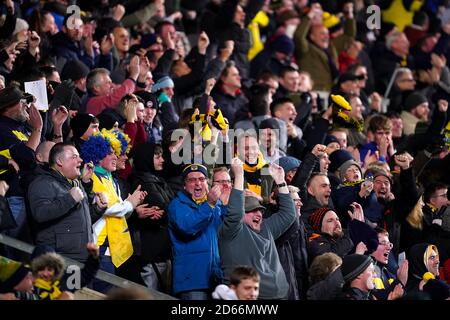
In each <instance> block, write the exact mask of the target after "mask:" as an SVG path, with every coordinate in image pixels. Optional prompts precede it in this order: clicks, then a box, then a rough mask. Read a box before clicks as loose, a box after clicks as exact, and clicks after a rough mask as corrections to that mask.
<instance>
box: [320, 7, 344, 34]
mask: <svg viewBox="0 0 450 320" xmlns="http://www.w3.org/2000/svg"><path fill="white" fill-rule="evenodd" d="M322 23H323V25H324V26H325V27H326V28H327V29H338V28H339V27H341V19H339V18H338V17H337V16H335V15H334V14H331V13H329V12H324V13H323V15H322ZM330 31H331V32H333V31H336V30H330Z"/></svg>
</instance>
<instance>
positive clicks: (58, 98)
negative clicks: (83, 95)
mask: <svg viewBox="0 0 450 320" xmlns="http://www.w3.org/2000/svg"><path fill="white" fill-rule="evenodd" d="M74 94H75V83H74V82H73V81H72V80H70V79H68V80H64V81H63V82H62V83H61V84H60V85H59V86H57V87H56V89H55V94H54V95H53V99H52V102H50V109H53V108H57V107H59V106H61V105H64V106H66V107H67V109H70V103H71V100H72V95H74Z"/></svg>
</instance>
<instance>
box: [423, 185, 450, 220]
mask: <svg viewBox="0 0 450 320" xmlns="http://www.w3.org/2000/svg"><path fill="white" fill-rule="evenodd" d="M447 193H448V186H447V185H446V184H444V183H441V182H432V183H430V184H429V185H428V186H427V187H426V188H425V192H424V193H423V201H424V202H425V206H424V207H423V209H422V210H423V215H424V220H425V222H426V223H427V224H428V225H431V224H432V223H433V220H434V219H439V218H440V213H441V212H442V211H443V210H445V208H446V207H447V206H449V205H450V201H449V200H448V195H447ZM441 209H443V210H442V211H441Z"/></svg>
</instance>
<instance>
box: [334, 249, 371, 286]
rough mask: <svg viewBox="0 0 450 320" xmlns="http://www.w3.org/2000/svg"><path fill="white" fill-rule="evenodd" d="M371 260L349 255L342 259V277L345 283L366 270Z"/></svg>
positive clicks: (363, 256)
mask: <svg viewBox="0 0 450 320" xmlns="http://www.w3.org/2000/svg"><path fill="white" fill-rule="evenodd" d="M372 261H373V260H372V258H371V257H369V256H365V255H362V254H349V255H347V256H345V257H344V258H343V259H342V266H341V271H342V276H343V277H344V281H345V282H346V283H348V282H351V281H352V280H353V279H355V278H356V277H357V276H359V275H360V274H361V273H363V272H364V270H366V268H367V267H368V266H369V265H370V263H371V262H372Z"/></svg>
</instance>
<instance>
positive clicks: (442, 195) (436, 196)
mask: <svg viewBox="0 0 450 320" xmlns="http://www.w3.org/2000/svg"><path fill="white" fill-rule="evenodd" d="M432 198H446V199H447V194H446V193H443V194H437V195H435V196H432Z"/></svg>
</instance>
